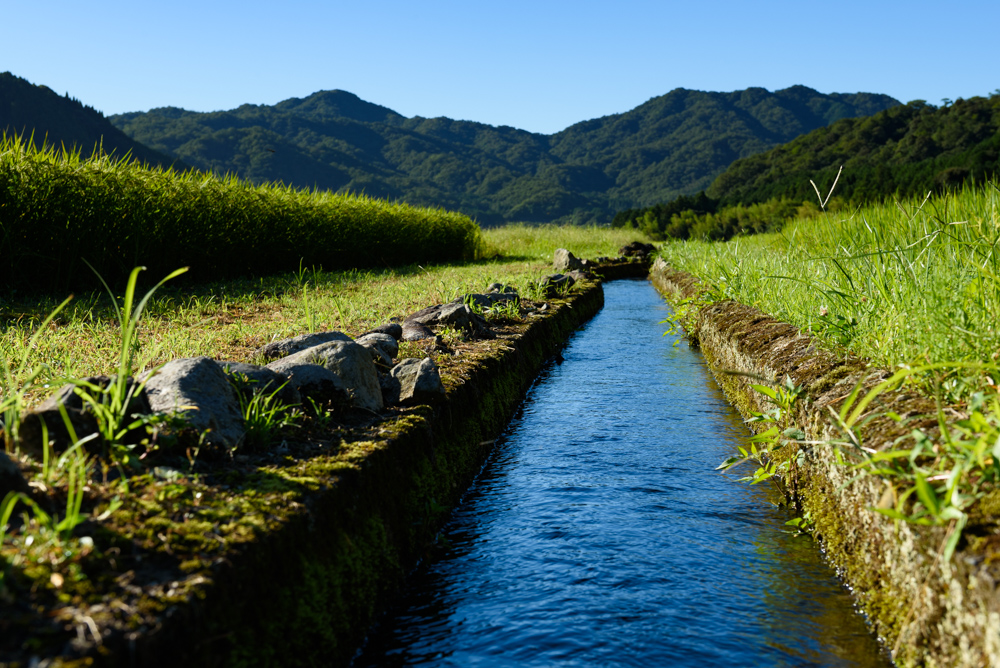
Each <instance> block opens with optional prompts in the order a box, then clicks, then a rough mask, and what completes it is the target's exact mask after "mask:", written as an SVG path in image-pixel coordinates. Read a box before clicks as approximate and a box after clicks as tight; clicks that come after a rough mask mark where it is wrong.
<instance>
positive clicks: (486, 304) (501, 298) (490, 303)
mask: <svg viewBox="0 0 1000 668" xmlns="http://www.w3.org/2000/svg"><path fill="white" fill-rule="evenodd" d="M508 302H513V303H514V304H519V303H520V302H521V298H520V297H519V296H518V294H517V293H516V292H487V293H485V294H475V293H469V294H467V295H462V296H461V297H458V298H457V299H455V301H453V302H452V303H453V304H474V305H475V306H478V307H479V308H481V309H483V310H489V309H491V308H493V307H494V306H496V305H497V304H506V303H508Z"/></svg>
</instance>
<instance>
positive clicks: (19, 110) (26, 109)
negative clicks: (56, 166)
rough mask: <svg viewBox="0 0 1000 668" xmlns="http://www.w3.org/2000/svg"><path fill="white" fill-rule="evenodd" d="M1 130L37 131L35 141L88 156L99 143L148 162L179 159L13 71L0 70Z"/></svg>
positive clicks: (11, 132) (29, 133) (14, 132)
mask: <svg viewBox="0 0 1000 668" xmlns="http://www.w3.org/2000/svg"><path fill="white" fill-rule="evenodd" d="M0 132H6V133H7V134H8V135H23V137H24V138H25V139H27V138H28V137H30V136H32V133H34V135H33V136H34V142H35V144H36V145H39V146H41V144H42V143H43V142H45V143H47V144H49V145H50V146H55V147H59V146H65V147H66V148H67V149H71V148H73V147H76V148H79V149H80V152H81V153H82V154H83V155H85V156H89V155H90V154H91V153H92V152H93V150H94V147H95V146H99V145H100V146H102V147H103V149H104V152H105V153H109V154H114V155H116V156H118V157H124V156H125V155H126V154H127V153H131V155H132V157H134V158H136V159H138V160H140V161H142V162H146V163H149V164H154V165H157V164H159V165H163V166H167V165H170V164H171V163H174V162H176V160H175V159H174V158H170V157H168V156H166V155H164V154H162V153H160V152H158V151H154V150H151V149H149V148H147V147H145V146H143V145H141V144H139V143H137V142H136V141H134V140H132V139H131V138H130V137H128V136H127V135H126V134H125V133H124V132H122V131H121V130H119V129H118V128H116V127H115V126H113V125H112V124H111V123H110V122H108V119H107V118H105V117H104V116H103V115H102V114H101V113H100V112H99V111H96V110H95V109H93V108H92V107H87V106H84V105H83V104H82V103H80V101H79V100H76V99H73V98H70V97H69V95H68V94H67V95H66V96H63V95H58V94H57V93H55V92H54V91H52V89H50V88H49V87H48V86H36V85H34V84H32V83H31V82H29V81H26V80H25V79H22V78H21V77H17V76H14V75H13V74H11V73H10V72H2V73H0ZM181 166H183V165H181Z"/></svg>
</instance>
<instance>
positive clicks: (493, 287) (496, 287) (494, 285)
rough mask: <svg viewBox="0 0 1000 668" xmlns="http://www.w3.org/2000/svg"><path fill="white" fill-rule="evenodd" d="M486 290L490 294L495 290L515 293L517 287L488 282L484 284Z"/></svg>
mask: <svg viewBox="0 0 1000 668" xmlns="http://www.w3.org/2000/svg"><path fill="white" fill-rule="evenodd" d="M486 292H488V293H491V294H492V293H495V292H501V293H508V294H510V293H512V294H517V288H515V287H513V286H510V285H506V284H504V283H490V284H489V285H487V286H486Z"/></svg>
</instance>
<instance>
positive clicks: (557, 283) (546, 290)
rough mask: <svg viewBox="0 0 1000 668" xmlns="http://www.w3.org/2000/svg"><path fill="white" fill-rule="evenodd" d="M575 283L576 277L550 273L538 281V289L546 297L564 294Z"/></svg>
mask: <svg viewBox="0 0 1000 668" xmlns="http://www.w3.org/2000/svg"><path fill="white" fill-rule="evenodd" d="M575 283H576V279H574V278H573V277H572V276H570V275H568V274H550V275H548V276H543V277H542V278H541V279H539V281H538V290H539V292H541V293H542V295H544V296H545V298H547V299H551V298H552V297H558V296H559V295H561V294H564V293H565V292H566V291H567V290H569V289H570V288H571V287H573V285H574V284H575Z"/></svg>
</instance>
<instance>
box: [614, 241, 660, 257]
mask: <svg viewBox="0 0 1000 668" xmlns="http://www.w3.org/2000/svg"><path fill="white" fill-rule="evenodd" d="M655 252H656V246H654V245H653V244H644V243H642V242H641V241H633V242H632V243H630V244H628V245H627V246H622V247H621V248H619V249H618V253H619V254H621V255H622V256H624V257H639V258H644V257H646V256H647V255H651V254H652V253H655Z"/></svg>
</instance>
